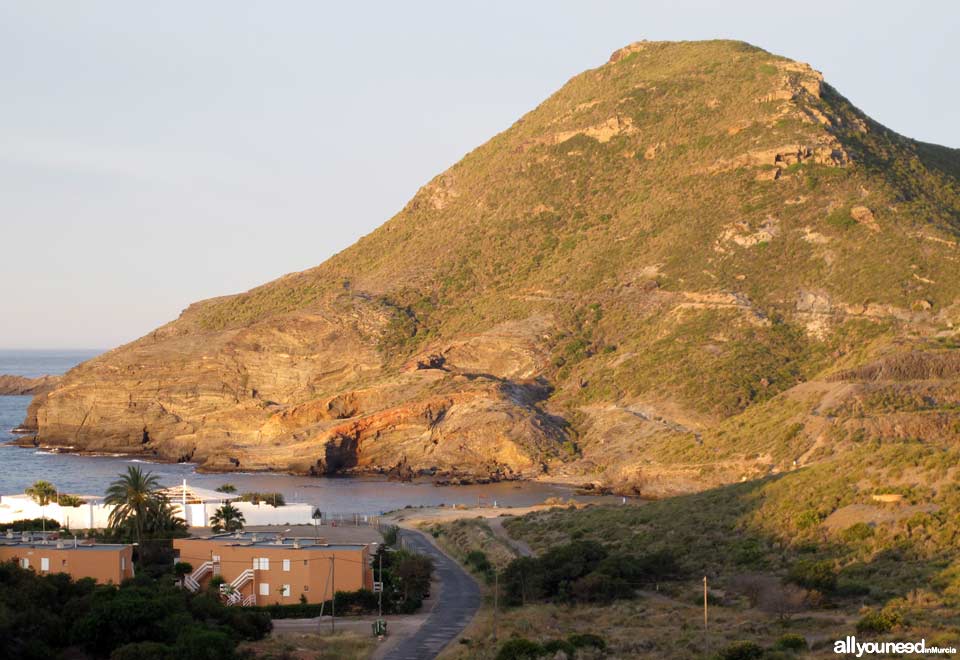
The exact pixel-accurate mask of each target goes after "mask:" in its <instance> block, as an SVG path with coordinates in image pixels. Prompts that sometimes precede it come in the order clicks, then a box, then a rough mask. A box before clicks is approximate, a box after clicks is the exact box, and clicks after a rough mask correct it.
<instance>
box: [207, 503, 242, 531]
mask: <svg viewBox="0 0 960 660" xmlns="http://www.w3.org/2000/svg"><path fill="white" fill-rule="evenodd" d="M246 522H247V521H246V520H245V519H244V517H243V514H242V513H240V510H239V509H238V508H237V507H235V506H233V505H232V504H229V503H227V504H224V505H223V506H221V507H220V508H219V509H217V510H216V511H215V512H214V514H213V516H211V517H210V526H211V527H212V528H213V531H215V532H236V531H238V530H241V529H243V526H244V524H245V523H246Z"/></svg>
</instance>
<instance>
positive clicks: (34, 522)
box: [0, 518, 60, 532]
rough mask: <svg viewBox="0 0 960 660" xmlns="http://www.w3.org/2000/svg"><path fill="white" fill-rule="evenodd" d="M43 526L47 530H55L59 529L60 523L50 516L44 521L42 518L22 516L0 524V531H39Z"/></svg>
mask: <svg viewBox="0 0 960 660" xmlns="http://www.w3.org/2000/svg"><path fill="white" fill-rule="evenodd" d="M44 528H45V529H46V530H47V531H48V532H50V531H57V530H59V529H60V523H58V522H57V521H56V520H51V519H50V518H47V519H46V521H44V519H43V518H24V519H23V520H14V521H13V522H11V523H5V524H3V525H0V532H7V531H14V532H39V531H40V530H42V529H44Z"/></svg>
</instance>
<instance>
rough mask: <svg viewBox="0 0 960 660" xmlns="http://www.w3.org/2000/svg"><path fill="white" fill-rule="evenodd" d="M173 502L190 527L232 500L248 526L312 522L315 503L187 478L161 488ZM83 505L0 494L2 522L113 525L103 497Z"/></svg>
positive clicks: (86, 499)
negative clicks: (255, 496) (254, 495)
mask: <svg viewBox="0 0 960 660" xmlns="http://www.w3.org/2000/svg"><path fill="white" fill-rule="evenodd" d="M161 492H162V493H163V494H164V495H166V497H167V499H169V500H170V503H171V504H172V505H173V508H174V512H175V513H176V515H178V516H180V517H181V518H183V519H184V520H185V521H186V522H187V525H188V526H189V527H209V526H210V518H211V517H212V516H213V514H214V512H216V510H217V509H218V508H220V506H222V505H223V504H225V503H226V502H231V503H232V504H233V506H234V507H236V509H237V510H238V511H240V513H242V514H243V518H244V521H245V524H247V525H311V524H313V517H312V516H313V506H312V505H310V504H287V505H285V506H276V507H275V506H272V505H270V504H265V503H262V502H261V503H258V504H254V503H253V502H236V501H232V500H234V499H235V498H236V497H238V496H237V495H230V494H228V493H221V492H219V491H215V490H208V489H206V488H198V487H195V486H189V485H188V484H187V480H186V479H184V480H183V483H182V484H180V485H179V486H171V487H170V488H164V489H163V490H162V491H161ZM80 499H82V500H84V502H83V504H81V505H80V506H60V505H59V504H53V503H51V504H47V505H46V506H40V505H39V504H37V502H35V501H34V500H33V498H31V497H30V496H29V495H25V494H22V493H21V494H17V495H3V496H0V524H5V523H12V522H14V521H16V520H25V519H31V518H46V519H47V520H56V521H57V522H58V523H60V525H61V526H62V527H68V528H70V529H103V528H106V527H109V526H110V523H109V520H110V512H111V511H112V510H113V507H112V506H108V505H106V504H104V503H103V498H102V497H95V496H81V498H80Z"/></svg>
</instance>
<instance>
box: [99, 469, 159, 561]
mask: <svg viewBox="0 0 960 660" xmlns="http://www.w3.org/2000/svg"><path fill="white" fill-rule="evenodd" d="M159 488H160V482H159V481H158V479H157V477H156V476H154V474H153V473H151V472H147V473H146V474H145V473H144V472H143V470H141V469H140V468H138V467H136V466H133V465H131V466H130V467H128V468H127V472H126V474H121V475H120V477H119V478H118V479H117V480H116V481H114V482H112V483H111V484H110V486H109V487H108V488H107V496H106V497H105V498H104V500H103V501H104V503H105V504H111V505H113V511H111V512H110V518H109V522H110V527H112V528H113V529H122V528H128V529H129V528H131V527H132V528H133V530H134V531H135V533H136V537H137V543H140V542H141V541H142V540H143V530H144V529H145V528H147V527H148V526H149V525H150V519H151V517H152V516H153V514H154V513H155V512H156V510H157V506H158V501H159V500H160V498H159V497H158V495H157V492H156V491H157V490H159Z"/></svg>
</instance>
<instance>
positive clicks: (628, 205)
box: [36, 41, 960, 494]
mask: <svg viewBox="0 0 960 660" xmlns="http://www.w3.org/2000/svg"><path fill="white" fill-rule="evenodd" d="M958 173H960V156H958V153H957V151H955V150H951V149H947V148H944V147H938V146H935V145H928V144H924V143H920V142H916V141H913V140H910V139H908V138H905V137H902V136H899V135H897V134H895V133H893V132H892V131H890V130H888V129H886V128H884V127H883V126H880V125H879V124H877V123H875V122H873V121H872V120H870V119H869V118H868V117H867V116H866V115H864V114H863V113H861V112H860V111H859V110H857V109H856V108H854V107H853V106H852V105H851V104H850V103H849V102H848V101H847V100H846V99H844V98H843V97H842V96H841V95H840V94H839V93H838V92H836V91H835V90H834V89H833V88H831V87H830V86H829V85H827V84H826V83H825V82H824V81H823V79H822V77H821V75H820V74H819V73H817V72H816V71H815V70H813V69H812V68H810V67H809V66H807V65H805V64H800V63H797V62H793V61H790V60H787V59H784V58H781V57H778V56H776V55H772V54H770V53H767V52H765V51H763V50H760V49H757V48H754V47H752V46H749V45H747V44H743V43H739V42H729V41H716V42H691V43H648V42H642V43H637V44H633V45H631V46H628V47H627V48H624V49H621V50H619V51H617V52H616V53H614V55H613V56H612V57H611V58H610V61H609V62H607V63H605V64H603V65H602V66H600V67H598V68H596V69H592V70H589V71H586V72H585V73H583V74H581V75H579V76H576V77H575V78H573V79H572V80H571V81H570V82H569V83H567V84H566V85H565V86H564V87H563V88H562V89H561V90H559V91H558V92H557V93H556V94H554V95H553V96H551V97H550V98H548V99H547V100H545V101H544V102H543V103H542V104H541V105H540V106H539V107H537V108H536V109H534V110H533V111H531V112H530V113H528V114H527V115H525V116H524V117H523V118H521V119H520V120H519V121H517V123H516V124H514V125H513V126H512V127H510V128H509V129H507V130H506V131H504V132H503V133H501V134H499V135H497V136H496V137H494V138H493V139H491V140H490V141H489V142H487V143H486V144H484V145H483V146H481V147H479V148H477V149H476V150H474V151H473V152H471V153H470V154H468V155H467V156H466V157H465V158H464V159H463V160H462V161H460V162H459V163H457V164H456V165H454V166H453V167H452V168H450V169H449V170H448V171H446V172H444V173H443V174H441V175H439V176H437V177H436V178H435V179H433V180H432V181H430V182H429V183H428V184H427V185H425V186H424V187H423V188H422V189H421V190H419V191H418V192H417V193H416V195H415V196H414V197H413V199H412V200H411V201H410V202H409V203H408V204H407V206H406V207H405V208H404V209H403V210H402V211H401V212H400V213H398V214H397V215H396V216H395V217H393V218H392V219H390V220H389V221H388V222H386V223H385V224H384V225H383V226H381V227H380V228H379V229H377V230H376V231H374V232H373V233H371V234H370V235H368V236H365V237H364V238H362V239H361V240H359V241H358V242H357V243H356V244H355V245H353V246H352V247H351V248H349V249H347V250H345V251H343V252H342V253H340V254H338V255H336V256H335V257H333V258H332V259H330V260H328V261H327V262H325V263H323V264H322V265H320V266H318V267H316V268H314V269H311V270H308V271H304V272H301V273H296V274H292V275H288V276H286V277H283V278H281V279H279V280H277V281H275V282H271V283H269V284H266V285H263V286H261V287H258V288H256V289H253V290H251V291H249V292H246V293H243V294H238V295H234V296H225V297H222V298H216V299H212V300H207V301H203V302H200V303H197V304H194V305H192V306H191V307H189V308H188V309H187V310H185V311H184V312H183V314H182V315H181V316H180V318H179V319H177V320H176V321H173V322H172V323H169V324H167V325H165V326H163V327H161V328H159V329H157V330H156V331H154V332H153V333H151V334H149V335H147V336H146V337H143V338H142V339H139V340H137V341H135V342H133V343H132V344H129V345H127V346H123V347H120V348H118V349H115V350H113V351H111V352H109V353H107V354H105V355H103V356H100V357H98V358H96V359H94V360H91V361H89V362H87V363H84V364H83V365H80V366H79V367H77V368H75V369H74V370H72V371H71V372H69V373H68V374H67V375H66V376H65V377H64V379H63V381H62V382H61V383H60V384H59V385H58V386H57V388H56V389H54V390H53V391H52V392H50V393H49V394H48V395H46V396H45V397H41V398H39V399H38V401H37V402H36V409H37V414H36V429H37V441H38V442H40V443H44V444H51V445H69V446H72V447H75V448H77V449H80V450H109V451H126V452H136V453H147V454H150V455H154V456H158V457H162V458H165V459H169V460H191V461H196V462H198V463H200V464H201V466H203V467H204V468H207V469H222V470H230V469H244V470H250V469H275V470H290V471H295V472H301V473H308V474H331V473H344V472H372V471H382V472H393V473H395V474H400V475H410V474H436V475H453V476H466V477H471V478H477V477H479V478H515V477H526V478H531V477H540V476H542V477H545V478H551V479H566V480H573V481H590V482H603V483H608V484H612V485H615V486H616V487H618V488H621V489H625V490H629V489H634V490H639V491H641V492H645V493H650V494H662V493H668V492H676V491H683V490H693V489H697V488H702V487H704V486H707V485H712V484H716V483H723V482H728V481H734V480H739V479H743V478H745V477H748V476H755V475H758V474H767V473H770V472H774V471H779V470H788V469H792V468H793V467H796V466H798V465H803V464H806V463H808V462H811V461H816V460H819V458H820V457H822V456H823V455H824V453H825V452H832V451H841V450H842V448H843V447H844V446H845V445H846V444H849V443H852V442H857V441H860V440H862V438H864V437H888V436H891V435H897V434H904V433H908V434H909V433H921V434H924V435H925V436H926V437H927V438H929V440H930V441H931V442H949V441H951V440H953V439H955V437H956V429H957V428H958V426H957V424H958V422H960V418H958V416H957V412H956V407H955V405H954V404H955V398H956V391H957V385H956V378H955V374H953V372H952V371H950V368H948V367H943V368H942V369H941V368H940V367H933V368H931V369H926V368H918V370H917V371H916V373H915V374H914V373H912V372H911V371H910V370H909V369H907V370H905V371H902V372H901V371H896V370H894V371H891V370H890V368H888V367H887V366H884V365H894V364H901V363H903V361H904V360H906V363H913V362H912V361H915V362H916V363H917V364H925V365H939V364H945V365H946V364H952V361H953V360H954V359H955V358H954V357H953V353H952V351H953V350H954V349H955V346H956V345H957V341H958V338H957V329H956V325H957V324H958V323H960V307H958V305H957V299H958V295H960V270H958V268H957V260H958V252H957V249H958V248H957V244H958V243H957V240H958V236H957V235H958V229H960V192H958V190H960V182H958V178H957V177H958ZM871 365H872V366H871ZM878 365H879V366H878ZM888 373H897V374H900V375H898V377H897V378H896V379H894V380H890V381H889V382H888V381H887V380H884V379H882V378H879V376H878V377H877V378H871V377H870V376H869V375H870V374H880V375H885V374H888ZM931 376H932V377H931ZM878 378H879V380H878ZM885 397H886V398H885ZM878 401H881V402H883V403H878ZM917 402H921V403H917Z"/></svg>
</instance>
